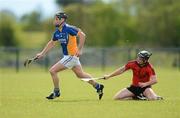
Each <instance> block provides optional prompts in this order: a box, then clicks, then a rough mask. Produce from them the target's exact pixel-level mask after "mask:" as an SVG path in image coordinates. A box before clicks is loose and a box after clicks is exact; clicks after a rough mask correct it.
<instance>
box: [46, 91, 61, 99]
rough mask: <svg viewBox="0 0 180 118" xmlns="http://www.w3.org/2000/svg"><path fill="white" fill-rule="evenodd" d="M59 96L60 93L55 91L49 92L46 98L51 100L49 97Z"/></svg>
mask: <svg viewBox="0 0 180 118" xmlns="http://www.w3.org/2000/svg"><path fill="white" fill-rule="evenodd" d="M59 96H60V93H59V92H56V93H54V92H53V93H51V94H50V95H49V96H47V97H46V98H47V99H49V100H51V99H54V98H57V97H59Z"/></svg>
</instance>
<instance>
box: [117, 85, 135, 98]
mask: <svg viewBox="0 0 180 118" xmlns="http://www.w3.org/2000/svg"><path fill="white" fill-rule="evenodd" d="M133 96H134V94H133V93H132V92H130V91H129V90H128V89H127V88H124V89H122V90H120V91H119V92H117V93H116V95H115V96H114V99H115V100H118V99H124V98H128V97H133Z"/></svg>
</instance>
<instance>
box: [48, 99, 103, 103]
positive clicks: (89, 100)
mask: <svg viewBox="0 0 180 118" xmlns="http://www.w3.org/2000/svg"><path fill="white" fill-rule="evenodd" d="M48 101H49V102H61V103H76V102H99V101H101V100H95V99H79V100H77V99H75V100H63V99H56V100H48Z"/></svg>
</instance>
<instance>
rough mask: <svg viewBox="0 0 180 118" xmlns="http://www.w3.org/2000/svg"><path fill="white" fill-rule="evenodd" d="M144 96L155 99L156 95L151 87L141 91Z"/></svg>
mask: <svg viewBox="0 0 180 118" xmlns="http://www.w3.org/2000/svg"><path fill="white" fill-rule="evenodd" d="M143 94H144V96H146V97H147V98H148V99H149V100H155V99H156V97H157V95H156V94H155V92H154V91H153V90H152V88H146V89H145V91H144V92H143Z"/></svg>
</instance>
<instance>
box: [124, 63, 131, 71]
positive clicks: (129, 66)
mask: <svg viewBox="0 0 180 118" xmlns="http://www.w3.org/2000/svg"><path fill="white" fill-rule="evenodd" d="M131 68H132V63H130V62H128V63H127V64H126V65H125V70H129V69H131Z"/></svg>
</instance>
